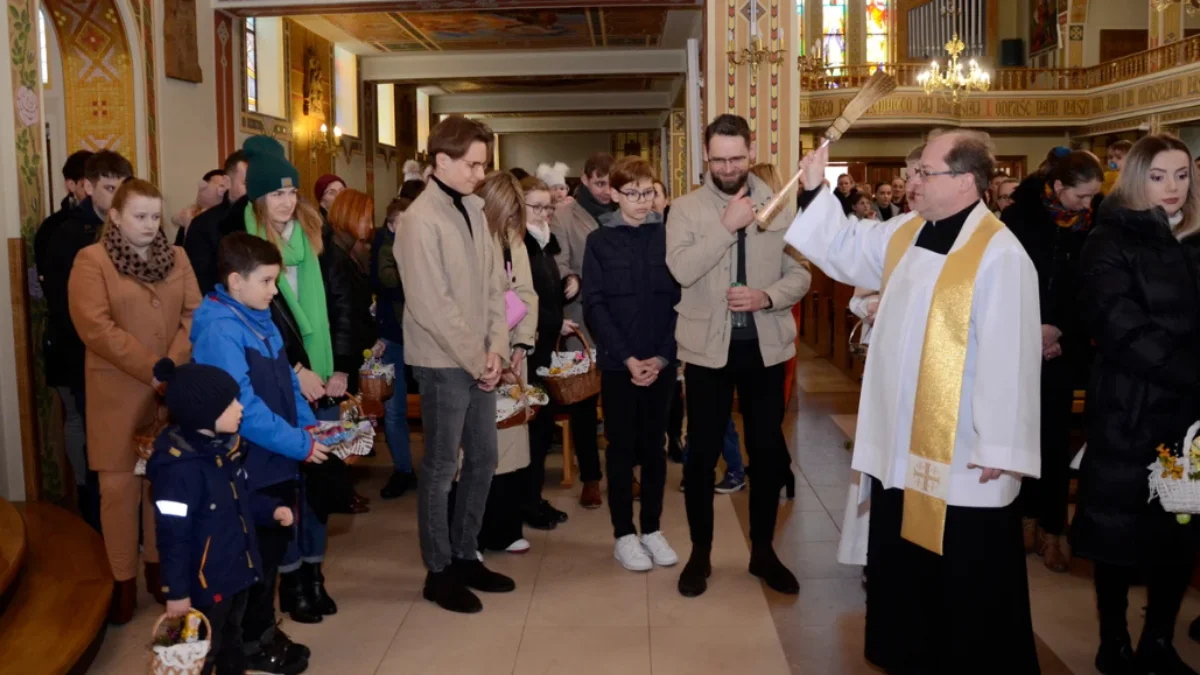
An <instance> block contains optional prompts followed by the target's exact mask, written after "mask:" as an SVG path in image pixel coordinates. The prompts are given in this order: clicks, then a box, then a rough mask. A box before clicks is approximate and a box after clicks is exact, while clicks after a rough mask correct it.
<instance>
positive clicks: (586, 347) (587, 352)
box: [554, 328, 592, 361]
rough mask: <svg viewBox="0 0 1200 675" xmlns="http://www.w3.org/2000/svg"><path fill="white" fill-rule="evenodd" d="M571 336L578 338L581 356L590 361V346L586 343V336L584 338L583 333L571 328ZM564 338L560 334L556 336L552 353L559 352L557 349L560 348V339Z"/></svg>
mask: <svg viewBox="0 0 1200 675" xmlns="http://www.w3.org/2000/svg"><path fill="white" fill-rule="evenodd" d="M571 334H572V335H574V336H575V337H577V338H579V341H580V342H582V343H583V354H584V356H586V357H587V358H588V360H589V361H590V360H591V359H592V345H591V344H590V343H588V339H587V337H586V336H584V334H583V331H581V330H579V329H578V328H573V329H571ZM564 337H566V336H565V335H563V334H562V333H561V332H560V333H559V334H558V339H557V340H555V341H554V351H556V352H557V351H559V349H558V348H559V347H561V346H562V339H563V338H564Z"/></svg>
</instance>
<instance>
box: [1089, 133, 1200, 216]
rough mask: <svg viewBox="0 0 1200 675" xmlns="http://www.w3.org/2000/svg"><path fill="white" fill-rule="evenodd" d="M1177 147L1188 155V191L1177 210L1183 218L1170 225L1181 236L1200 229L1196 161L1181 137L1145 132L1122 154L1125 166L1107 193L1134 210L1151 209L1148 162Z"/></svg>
mask: <svg viewBox="0 0 1200 675" xmlns="http://www.w3.org/2000/svg"><path fill="white" fill-rule="evenodd" d="M1171 150H1178V151H1180V152H1182V153H1184V154H1185V155H1187V158H1188V164H1187V166H1188V193H1187V197H1186V198H1185V199H1184V201H1183V208H1182V209H1181V210H1180V213H1182V214H1183V219H1182V220H1180V221H1179V224H1178V225H1175V226H1174V227H1172V228H1171V231H1172V232H1173V233H1174V234H1175V237H1176V238H1178V239H1182V238H1183V237H1185V236H1187V235H1189V234H1192V233H1194V232H1196V231H1197V230H1198V229H1200V190H1198V189H1197V182H1196V164H1195V158H1193V157H1192V152H1191V150H1189V149H1188V146H1187V145H1186V144H1184V142H1183V141H1181V140H1179V139H1178V138H1177V137H1175V136H1172V135H1171V134H1155V135H1153V136H1146V137H1145V138H1143V139H1142V140H1140V141H1138V142H1137V143H1135V144H1134V145H1133V148H1132V149H1131V150H1130V151H1129V154H1127V155H1126V156H1125V166H1124V167H1123V168H1122V169H1121V175H1120V177H1119V178H1117V183H1116V185H1115V186H1114V187H1113V190H1112V192H1111V193H1109V195H1108V199H1109V200H1111V201H1113V202H1114V203H1115V204H1116V205H1117V206H1121V207H1124V208H1127V209H1131V210H1134V211H1146V210H1149V209H1150V199H1149V197H1147V196H1146V184H1147V183H1148V182H1150V165H1151V164H1153V163H1154V158H1155V157H1157V156H1158V155H1159V154H1161V153H1164V152H1169V151H1171Z"/></svg>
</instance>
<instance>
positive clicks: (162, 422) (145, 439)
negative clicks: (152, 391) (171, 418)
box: [133, 401, 168, 461]
mask: <svg viewBox="0 0 1200 675" xmlns="http://www.w3.org/2000/svg"><path fill="white" fill-rule="evenodd" d="M167 418H168V415H167V406H165V405H163V404H161V403H159V402H157V401H156V402H155V404H154V420H153V421H152V422H150V423H149V424H147V425H145V426H142V427H138V428H137V429H135V430H134V432H133V451H134V452H136V453H137V456H138V457H139V458H141V459H143V460H145V461H149V460H150V455H151V454H153V453H154V441H155V439H157V438H158V436H159V434H161V433H162V432H163V429H166V428H167Z"/></svg>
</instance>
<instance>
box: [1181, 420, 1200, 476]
mask: <svg viewBox="0 0 1200 675" xmlns="http://www.w3.org/2000/svg"><path fill="white" fill-rule="evenodd" d="M1197 431H1200V422H1195V423H1193V424H1192V426H1191V428H1189V429H1188V432H1187V436H1186V437H1185V438H1184V440H1183V452H1182V453H1180V454H1182V455H1183V476H1184V478H1187V477H1188V476H1191V475H1192V441H1194V440H1195V439H1196V432H1197Z"/></svg>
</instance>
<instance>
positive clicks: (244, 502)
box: [146, 359, 292, 675]
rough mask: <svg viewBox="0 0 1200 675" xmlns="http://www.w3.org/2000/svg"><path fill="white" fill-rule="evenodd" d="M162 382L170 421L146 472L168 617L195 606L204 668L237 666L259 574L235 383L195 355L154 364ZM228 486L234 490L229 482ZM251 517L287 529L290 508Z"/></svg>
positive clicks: (242, 665) (242, 663) (240, 668)
mask: <svg viewBox="0 0 1200 675" xmlns="http://www.w3.org/2000/svg"><path fill="white" fill-rule="evenodd" d="M154 377H155V378H156V379H157V380H158V381H159V382H162V383H164V384H165V385H166V386H167V392H166V402H167V409H168V410H169V411H170V413H171V419H172V420H173V421H174V422H175V425H173V426H170V427H167V428H166V429H165V430H164V431H163V432H162V434H160V435H159V437H158V438H157V439H156V440H155V442H154V454H153V455H151V457H150V461H149V462H147V465H146V475H147V477H148V478H149V479H150V482H151V485H153V488H154V499H155V502H154V505H155V511H154V522H155V529H156V530H157V532H158V536H159V555H160V556H161V558H162V582H163V587H162V591H163V593H164V594H165V595H166V596H167V615H168V616H170V617H172V618H179V617H182V616H184V615H186V614H187V613H188V611H189V610H190V609H192V608H193V607H194V608H196V609H197V610H199V611H201V612H203V613H204V615H205V616H207V617H208V620H209V624H210V625H211V628H212V631H211V633H210V635H209V640H210V641H211V645H210V649H209V652H208V658H207V659H206V660H205V662H204V670H203V671H202V673H203V675H209V674H210V673H212V671H213V668H214V667H215V668H217V669H218V672H220V673H242V672H245V670H246V656H245V654H244V653H243V645H242V617H243V615H244V614H245V611H246V598H247V595H248V594H249V589H250V588H251V587H252V586H254V585H255V584H256V583H258V582H259V581H261V580H262V576H261V574H262V561H261V560H260V559H259V555H258V542H257V540H256V538H255V536H254V534H255V530H254V529H253V528H251V527H249V526H248V523H249V521H252V520H255V519H256V515H255V514H254V513H252V509H251V506H252V503H251V502H252V500H251V499H250V492H249V490H248V489H247V488H246V472H245V470H244V469H243V468H242V451H241V447H240V439H239V438H238V435H237V430H238V426H239V425H240V424H241V421H242V404H241V403H240V402H238V385H237V382H235V381H234V379H233V378H232V377H230V375H229V374H228V373H226V372H225V371H223V370H221V369H220V368H216V367H213V366H205V365H201V364H197V363H192V364H187V365H183V366H180V367H178V368H176V367H175V364H174V363H173V362H172V361H171V360H169V359H163V360H161V361H159V362H158V363H157V364H156V365H155V366H154ZM230 486H232V489H230ZM257 518H263V519H269V520H274V521H275V522H278V523H279V524H280V525H282V526H284V527H287V526H288V525H291V523H292V512H291V510H290V509H289V508H288V507H286V506H278V507H276V508H275V509H274V510H272V512H271V513H268V514H260V515H258V516H257Z"/></svg>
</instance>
